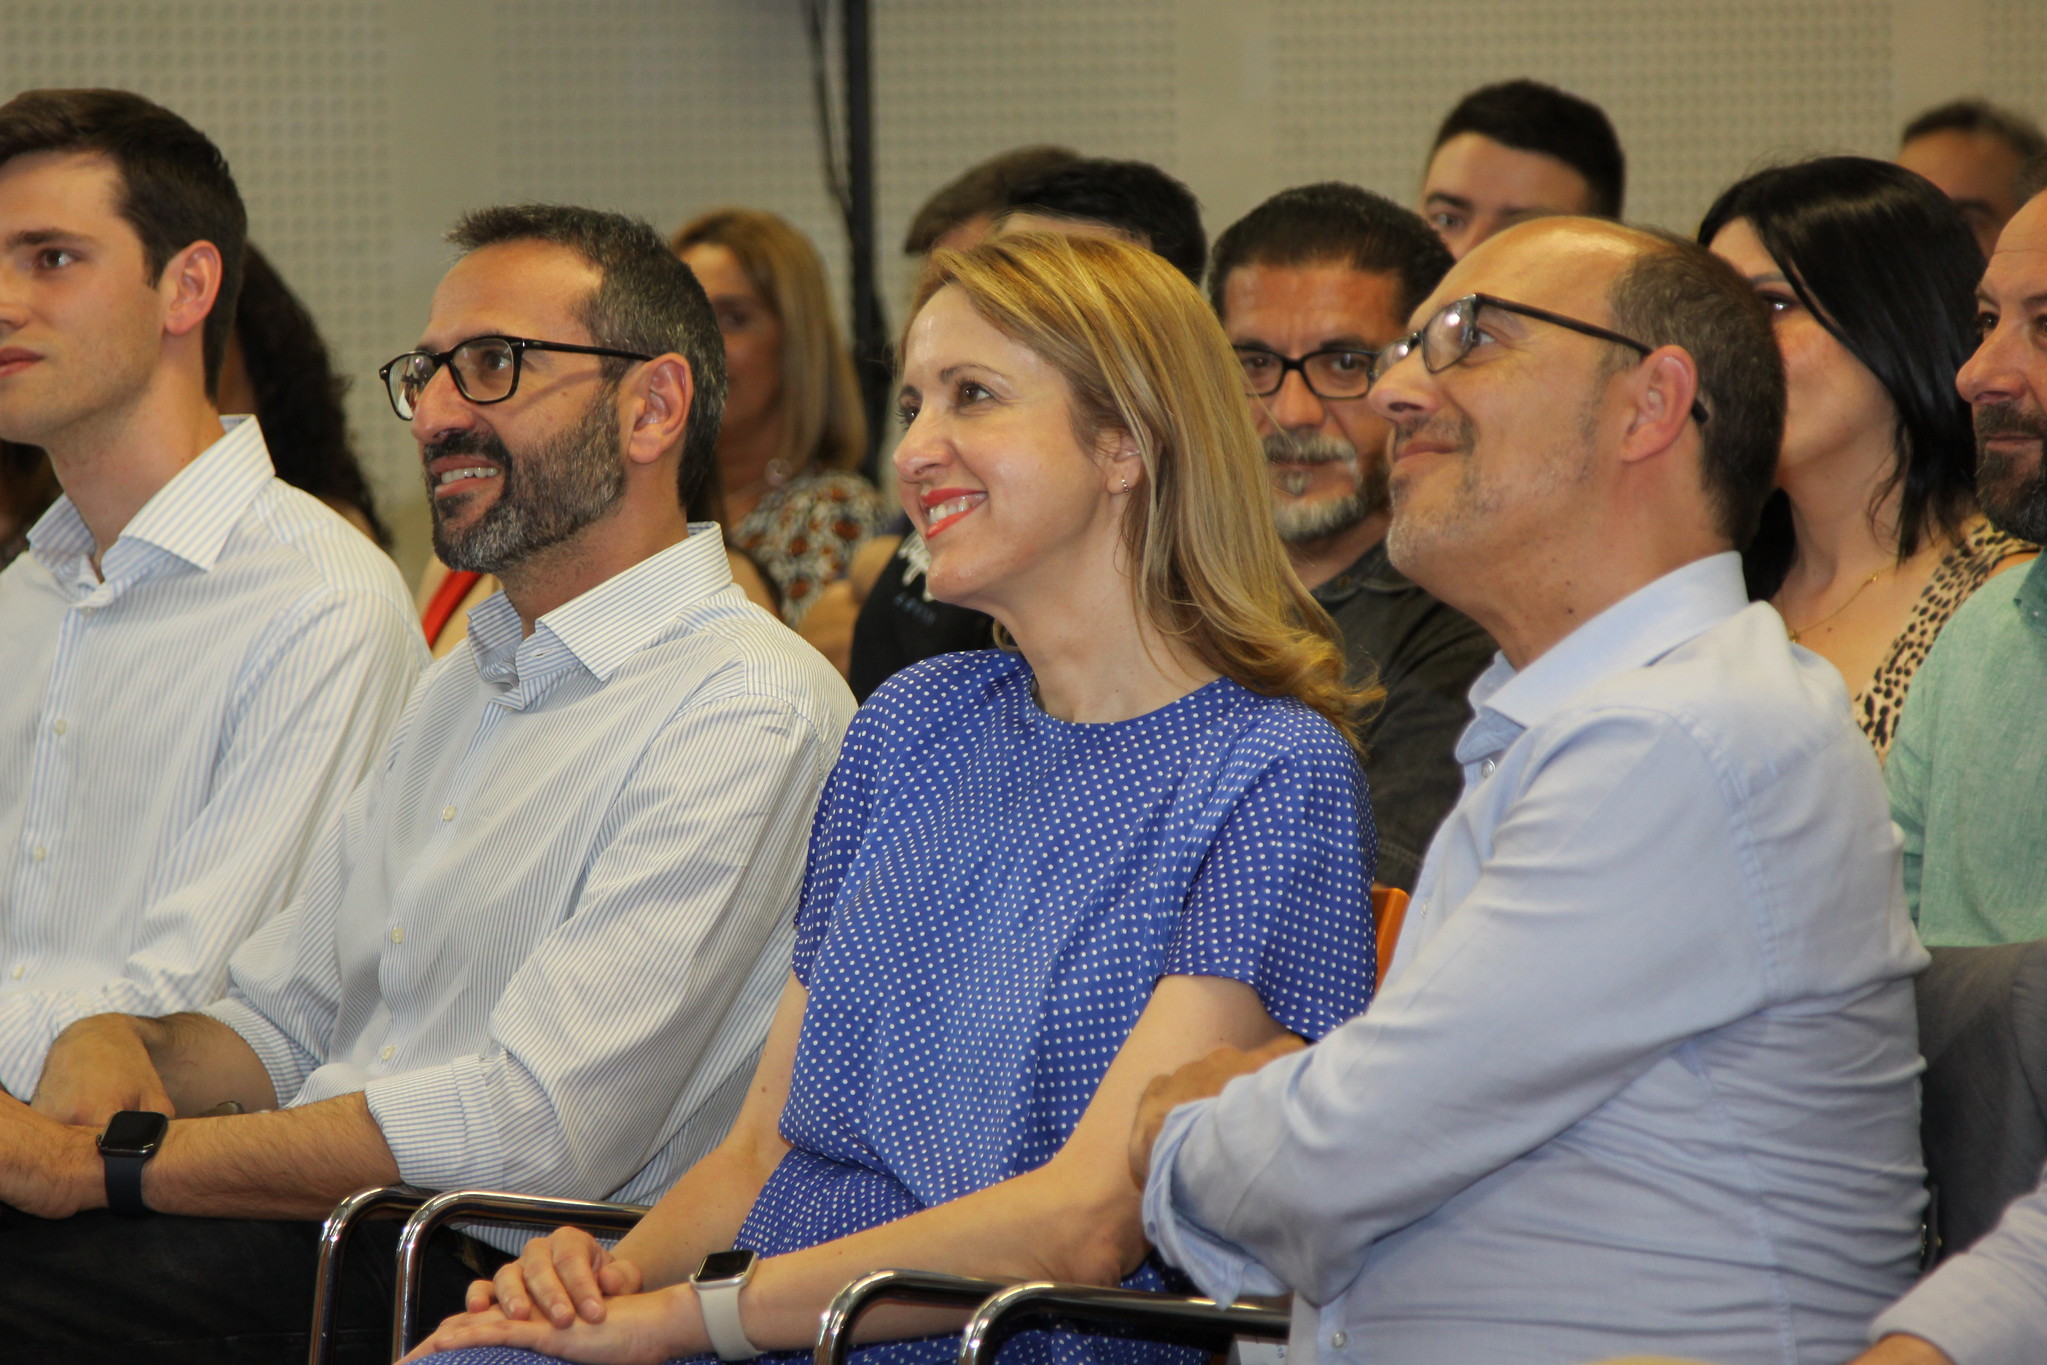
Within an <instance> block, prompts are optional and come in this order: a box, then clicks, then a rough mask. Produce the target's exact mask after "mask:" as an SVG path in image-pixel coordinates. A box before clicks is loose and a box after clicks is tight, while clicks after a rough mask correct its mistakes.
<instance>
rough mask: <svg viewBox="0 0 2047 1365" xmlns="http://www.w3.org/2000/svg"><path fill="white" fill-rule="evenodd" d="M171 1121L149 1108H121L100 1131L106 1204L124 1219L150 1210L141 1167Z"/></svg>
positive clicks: (158, 1144) (155, 1152) (136, 1216)
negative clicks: (143, 1191)
mask: <svg viewBox="0 0 2047 1365" xmlns="http://www.w3.org/2000/svg"><path fill="white" fill-rule="evenodd" d="M170 1126H171V1121H170V1120H169V1119H168V1118H166V1117H164V1116H163V1115H162V1114H154V1113H151V1112H149V1111H148V1110H138V1109H123V1110H122V1111H121V1112H120V1113H118V1114H116V1115H114V1116H113V1118H111V1119H109V1120H108V1121H107V1130H106V1131H105V1132H104V1133H101V1134H100V1138H99V1149H100V1164H101V1165H102V1166H103V1167H105V1169H106V1181H107V1207H108V1208H109V1209H112V1210H113V1211H114V1212H115V1213H118V1214H120V1215H121V1216H122V1217H124V1218H143V1217H146V1216H148V1214H149V1212H150V1208H149V1205H147V1204H145V1203H143V1202H142V1168H143V1167H144V1166H147V1165H148V1164H149V1159H150V1158H151V1157H153V1156H155V1155H156V1154H157V1151H158V1150H159V1149H160V1148H162V1146H163V1140H164V1135H165V1134H166V1133H168V1132H169V1131H170Z"/></svg>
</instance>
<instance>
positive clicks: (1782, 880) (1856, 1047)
mask: <svg viewBox="0 0 2047 1365" xmlns="http://www.w3.org/2000/svg"><path fill="white" fill-rule="evenodd" d="M1410 325H1411V326H1415V327H1417V328H1418V329H1419V330H1418V332H1417V333H1416V334H1414V335H1412V336H1410V337H1409V338H1407V339H1406V340H1405V341H1402V342H1398V343H1396V344H1394V345H1393V346H1391V347H1389V348H1387V349H1386V350H1385V351H1384V352H1382V353H1381V355H1380V358H1379V360H1378V362H1377V363H1376V364H1375V367H1374V369H1375V379H1374V382H1373V386H1372V391H1371V395H1370V402H1371V405H1372V407H1373V409H1374V410H1375V411H1377V412H1378V414H1379V415H1380V416H1381V417H1383V418H1384V419H1385V420H1386V421H1387V422H1389V423H1391V424H1392V426H1393V428H1394V434H1393V442H1392V445H1391V448H1390V455H1391V460H1392V472H1391V477H1390V481H1391V490H1392V524H1391V528H1390V531H1389V541H1388V544H1389V546H1390V548H1391V552H1392V557H1393V561H1394V563H1395V564H1396V565H1398V566H1399V567H1400V569H1401V570H1402V571H1403V572H1405V573H1406V574H1407V575H1408V576H1409V577H1410V578H1412V579H1413V580H1414V581H1415V582H1417V583H1419V584H1420V585H1421V586H1422V587H1424V588H1426V589H1427V590H1428V591H1429V592H1431V593H1433V594H1434V595H1435V596H1436V597H1438V598H1440V599H1441V600H1442V601H1444V602H1447V603H1449V604H1450V605H1451V606H1453V607H1456V608H1458V609H1459V610H1461V611H1463V612H1464V613H1466V614H1467V615H1469V616H1470V617H1471V618H1472V619H1474V620H1475V621H1477V622H1478V623H1479V624H1480V625H1481V626H1483V627H1484V628H1485V629H1486V630H1487V632H1488V633H1490V634H1491V635H1492V637H1493V638H1494V639H1495V640H1496V641H1498V642H1499V645H1500V648H1501V655H1502V657H1501V659H1500V660H1499V661H1498V662H1497V663H1495V665H1494V666H1493V667H1492V668H1491V669H1490V670H1488V671H1487V672H1486V673H1485V674H1483V675H1482V676H1481V677H1480V678H1479V680H1478V682H1477V683H1476V684H1474V686H1473V688H1472V693H1471V698H1472V705H1473V712H1474V719H1473V720H1472V722H1471V724H1470V726H1469V727H1468V728H1467V729H1466V730H1465V732H1464V734H1463V737H1462V738H1461V739H1460V740H1459V742H1458V746H1457V758H1458V761H1459V762H1460V763H1461V764H1462V765H1463V770H1464V784H1465V785H1464V795H1463V797H1462V799H1461V800H1460V801H1459V803H1458V805H1457V806H1456V808H1455V809H1453V810H1452V812H1451V813H1450V816H1449V818H1448V819H1447V820H1446V821H1445V823H1444V826H1443V829H1442V831H1441V832H1440V833H1439V834H1438V836H1437V838H1436V840H1435V842H1434V843H1433V844H1431V846H1430V849H1429V855H1428V858H1427V859H1426V860H1425V861H1424V863H1423V865H1422V870H1421V875H1420V878H1419V880H1418V883H1417V886H1416V891H1415V902H1414V907H1413V909H1412V910H1410V912H1409V914H1408V919H1407V926H1406V929H1405V931H1404V933H1403V934H1402V937H1401V941H1400V945H1399V948H1398V951H1397V953H1396V955H1395V957H1394V959H1393V963H1392V966H1391V971H1390V974H1389V976H1388V978H1387V982H1386V985H1385V988H1384V990H1383V992H1382V993H1381V995H1380V996H1379V998H1378V999H1377V1000H1376V1001H1375V1002H1374V1003H1373V1006H1372V1009H1371V1011H1370V1012H1369V1013H1367V1014H1365V1015H1362V1016H1360V1017H1359V1018H1357V1019H1353V1020H1352V1021H1350V1022H1349V1023H1348V1024H1346V1025H1344V1026H1343V1027H1342V1028H1340V1029H1338V1030H1336V1031H1335V1032H1333V1033H1331V1034H1330V1035H1329V1036H1327V1037H1326V1038H1324V1039H1323V1040H1322V1041H1321V1042H1319V1043H1317V1044H1316V1045H1315V1046H1314V1047H1312V1048H1305V1049H1302V1048H1300V1046H1299V1044H1298V1043H1295V1044H1294V1047H1293V1048H1291V1049H1284V1048H1280V1047H1277V1046H1275V1047H1273V1048H1269V1049H1266V1050H1265V1051H1264V1052H1261V1053H1237V1054H1233V1053H1218V1054H1216V1055H1215V1056H1212V1057H1210V1058H1209V1059H1207V1060H1206V1061H1204V1062H1201V1063H1197V1064H1195V1065H1194V1066H1192V1067H1189V1068H1186V1069H1184V1070H1183V1071H1181V1072H1179V1073H1177V1074H1176V1075H1174V1076H1172V1077H1168V1078H1165V1079H1163V1080H1161V1081H1159V1082H1155V1083H1154V1085H1153V1087H1152V1090H1151V1092H1150V1093H1149V1094H1148V1095H1147V1097H1146V1103H1145V1105H1144V1106H1143V1108H1142V1110H1141V1112H1140V1115H1139V1122H1138V1125H1137V1129H1136V1131H1135V1133H1134V1134H1133V1139H1132V1148H1131V1159H1132V1166H1133V1171H1134V1173H1135V1174H1137V1175H1138V1177H1139V1179H1140V1180H1142V1181H1144V1182H1145V1220H1146V1228H1147V1232H1148V1234H1149V1235H1150V1236H1151V1237H1152V1239H1153V1240H1154V1241H1155V1243H1156V1244H1157V1246H1158V1247H1159V1249H1160V1251H1161V1252H1162V1253H1163V1254H1164V1255H1165V1256H1166V1257H1167V1259H1169V1260H1170V1261H1172V1262H1173V1263H1175V1264H1177V1265H1179V1266H1181V1267H1183V1268H1185V1269H1186V1270H1188V1271H1189V1272H1190V1273H1191V1274H1192V1275H1193V1277H1194V1278H1195V1280H1196V1281H1197V1282H1198V1283H1199V1284H1200V1285H1201V1287H1202V1288H1203V1289H1204V1290H1205V1291H1207V1292H1208V1293H1210V1294H1213V1295H1215V1296H1217V1297H1218V1298H1234V1297H1236V1296H1237V1295H1239V1294H1262V1293H1278V1292H1283V1291H1288V1290H1291V1291H1292V1292H1293V1293H1294V1295H1295V1299H1294V1304H1295V1307H1294V1331H1293V1340H1292V1347H1291V1351H1292V1352H1293V1353H1299V1354H1298V1355H1294V1356H1293V1357H1292V1358H1294V1359H1296V1360H1300V1361H1310V1362H1315V1361H1323V1360H1330V1361H1351V1360H1356V1361H1369V1362H1372V1365H1439V1362H1445V1361H1481V1360H1482V1361H1486V1362H1489V1365H1538V1363H1540V1365H1567V1363H1569V1362H1580V1361H1588V1360H1602V1359H1607V1358H1610V1357H1613V1356H1618V1355H1627V1354H1638V1353H1651V1354H1657V1355H1676V1356H1688V1357H1697V1358H1700V1359H1704V1360H1712V1361H1715V1362H1719V1365H1832V1362H1837V1361H1840V1360H1842V1359H1843V1358H1845V1357H1847V1356H1848V1355H1851V1354H1852V1353H1853V1352H1854V1351H1855V1349H1856V1348H1857V1346H1858V1345H1859V1344H1860V1343H1861V1342H1862V1341H1863V1340H1864V1339H1865V1338H1864V1335H1863V1333H1864V1329H1865V1326H1866V1324H1867V1322H1868V1319H1869V1316H1870V1314H1871V1313H1872V1312H1874V1311H1875V1310H1876V1309H1877V1308H1878V1307H1880V1306H1881V1305H1882V1304H1883V1303H1884V1302H1886V1301H1887V1299H1888V1297H1889V1296H1890V1295H1892V1294H1895V1293H1896V1292H1897V1291H1898V1290H1900V1289H1901V1288H1903V1287H1904V1286H1905V1285H1906V1284H1907V1283H1909V1282H1910V1279H1911V1276H1912V1273H1913V1270H1914V1268H1915V1265H1916V1259H1917V1249H1918V1227H1919V1213H1920V1207H1921V1204H1922V1203H1923V1198H1924V1196H1923V1190H1922V1188H1921V1182H1922V1179H1923V1171H1922V1169H1921V1166H1920V1160H1919V1148H1918V1127H1917V1125H1918V1070H1919V1059H1918V1055H1917V1035H1916V1030H1915V1026H1914V1016H1913V1002H1912V985H1911V978H1912V975H1913V974H1914V973H1915V972H1917V971H1918V970H1919V969H1920V968H1921V967H1922V966H1923V965H1924V964H1925V962H1926V956H1925V953H1924V951H1923V950H1922V949H1921V948H1920V947H1919V946H1918V944H1917V942H1916V940H1915V939H1914V938H1913V936H1912V932H1911V926H1910V924H1909V922H1908V921H1907V919H1906V916H1905V909H1904V901H1903V896H1902V893H1901V891H1900V886H1899V871H1898V855H1897V851H1896V849H1895V846H1894V844H1893V841H1892V838H1891V831H1890V824H1889V819H1888V815H1887V811H1886V807H1885V802H1884V794H1883V784H1882V781H1881V779H1880V777H1879V776H1878V772H1877V768H1876V764H1875V761H1874V759H1873V758H1872V757H1871V756H1870V753H1869V749H1868V746H1867V744H1865V743H1864V742H1862V740H1861V739H1860V736H1859V734H1858V732H1857V731H1856V729H1855V727H1854V724H1853V722H1852V720H1851V719H1850V716H1849V710H1848V698H1847V694H1846V692H1845V690H1844V688H1843V687H1842V684H1841V680H1840V677H1839V675H1838V674H1837V673H1835V672H1834V671H1833V670H1832V669H1831V668H1829V667H1828V666H1827V665H1826V664H1825V663H1824V662H1823V661H1821V660H1819V659H1817V658H1816V657H1815V656H1813V655H1812V654H1809V653H1806V652H1805V651H1802V650H1797V649H1794V648H1793V647H1792V645H1791V644H1790V642H1789V641H1788V640H1787V639H1786V638H1785V633H1784V625H1783V622H1782V620H1781V619H1780V618H1779V617H1778V616H1777V615H1776V614H1775V613H1774V612H1772V611H1771V610H1769V609H1768V608H1767V607H1766V606H1763V605H1753V606H1752V605H1750V604H1749V602H1748V600H1747V594H1746V592H1745V591H1744V590H1743V586H1742V576H1741V564H1740V559H1739V556H1738V555H1736V554H1735V552H1734V547H1735V546H1737V545H1739V544H1742V543H1743V542H1744V541H1745V539H1746V538H1747V536H1748V534H1749V532H1750V531H1751V530H1752V529H1753V527H1754V524H1755V520H1756V517H1757V515H1758V513H1759V510H1760V508H1761V505H1762V501H1763V499H1764V497H1765V496H1766V495H1767V493H1768V492H1769V489H1770V484H1771V474H1772V467H1773V464H1774V458H1775V451H1776V449H1777V441H1778V434H1779V431H1780V429H1781V426H1782V421H1783V402H1784V397H1783V395H1784V388H1783V379H1782V375H1781V372H1780V370H1779V362H1778V360H1777V355H1776V351H1775V349H1774V347H1773V345H1772V343H1771V340H1770V333H1769V322H1768V319H1767V317H1766V316H1765V315H1764V313H1763V312H1762V310H1761V309H1760V307H1759V306H1758V305H1757V303H1756V301H1755V299H1754V297H1753V295H1751V294H1750V293H1748V292H1747V291H1745V290H1744V288H1743V287H1742V284H1741V282H1740V281H1739V280H1738V279H1737V278H1736V277H1735V276H1734V275H1733V273H1732V272H1730V271H1729V270H1727V269H1725V268H1724V267H1723V266H1721V265H1720V264H1719V263H1718V262H1716V261H1714V260H1712V259H1711V258H1709V257H1708V256H1706V255H1705V254H1704V253H1702V252H1700V251H1699V250H1697V249H1696V248H1695V247H1692V246H1690V245H1689V244H1684V243H1680V242H1677V241H1675V240H1672V239H1669V238H1666V237H1660V236H1651V235H1648V234H1644V233H1640V232H1635V231H1632V230H1629V229H1626V228H1621V227H1618V226H1616V225H1613V224H1610V223H1602V222H1596V221H1592V220H1588V219H1547V220H1543V221H1540V222H1536V223H1530V224H1525V225H1522V226H1520V227H1516V228H1512V229H1510V230H1508V231H1506V232H1504V233H1502V234H1500V235H1499V236H1498V237H1496V238H1495V239H1493V240H1492V241H1489V242H1486V243H1484V244H1482V245H1480V246H1479V247H1478V248H1476V249H1475V250H1474V251H1473V252H1472V253H1471V254H1470V255H1469V256H1467V257H1466V258H1465V259H1464V260H1463V261H1461V262H1460V263H1459V264H1458V265H1457V266H1456V267H1454V268H1453V269H1452V270H1451V272H1450V274H1449V275H1448V276H1447V277H1445V279H1444V280H1443V282H1442V284H1441V285H1440V286H1438V288H1437V289H1436V290H1435V292H1434V293H1433V294H1432V295H1431V296H1430V297H1429V298H1428V299H1427V300H1426V301H1425V302H1423V303H1422V305H1421V306H1420V307H1419V308H1418V309H1417V310H1416V311H1415V312H1414V314H1413V315H1412V317H1411V319H1410ZM1217 1092H1220V1093H1219V1094H1218V1093H1217Z"/></svg>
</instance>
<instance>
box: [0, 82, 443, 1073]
mask: <svg viewBox="0 0 2047 1365" xmlns="http://www.w3.org/2000/svg"><path fill="white" fill-rule="evenodd" d="M243 223H244V215H243V210H242V201H241V196H240V195H239V193H238V192H237V191H236V188H235V183H234V178H233V177H232V175H230V174H229V172H228V167H227V163H226V162H225V161H223V160H222V159H221V155H220V152H219V151H218V150H217V149H216V148H215V147H214V146H213V144H212V143H211V142H209V141H208V140H207V138H206V136H205V135H204V134H203V133H201V132H199V131H198V130H197V129H195V128H193V127H192V126H191V125H190V124H188V123H186V122H185V121H184V120H183V119H181V118H179V117H178V116H177V115H176V114H174V113H172V112H170V111H169V110H167V109H163V108H160V107H158V106H157V105H154V104H152V103H150V102H149V101H148V100H145V99H143V98H142V97H141V96H139V95H131V94H127V93H124V92H119V91H81V90H60V91H30V92H28V93H26V94H23V95H20V96H18V97H16V98H15V99H14V100H12V101H10V102H9V103H8V104H7V105H6V107H5V108H4V109H0V437H4V438H5V439H7V440H10V441H19V442H23V443H29V444H35V445H40V446H42V447H43V448H44V449H45V450H46V451H47V452H48V454H49V457H50V461H51V465H52V467H53V468H54V469H55V471H56V474H57V477H58V479H59V481H60V482H61V484H62V485H63V488H64V496H63V497H61V498H59V499H58V500H57V502H56V503H55V505H54V506H52V507H51V508H50V510H49V511H48V512H47V513H46V514H45V515H44V516H43V517H42V518H41V519H40V520H39V521H38V522H37V523H36V524H35V526H34V527H33V528H32V529H31V530H30V531H29V533H28V541H29V550H28V552H27V553H26V554H23V555H21V556H20V557H19V558H17V559H16V560H15V561H14V562H13V563H12V564H11V565H9V566H8V567H7V570H6V572H4V573H0V1086H4V1087H5V1088H6V1089H7V1091H8V1092H9V1093H11V1094H14V1095H20V1096H28V1095H31V1094H33V1093H34V1091H35V1087H36V1082H37V1079H38V1077H39V1076H40V1075H41V1073H42V1069H43V1058H44V1056H45V1054H46V1053H47V1052H48V1051H49V1048H50V1044H51V1043H52V1042H53V1041H54V1040H55V1039H56V1037H57V1035H58V1034H59V1033H60V1032H62V1031H63V1030H64V1029H65V1028H66V1027H68V1026H69V1025H71V1024H73V1023H76V1022H77V1021H78V1020H80V1019H83V1018H86V1017H88V1016H91V1015H94V1014H100V1013H104V1012H106V1011H108V1010H124V1011H132V1012H135V1013H140V1014H169V1013H172V1012H173V1011H176V1010H183V1009H197V1008H199V1007H200V1006H202V1005H206V1004H210V1003H211V1002H212V1001H214V1000H217V999H218V998H219V997H220V994H221V992H222V991H223V990H224V989H225V988H226V985H227V962H228V957H229V955H230V954H232V953H233V952H234V950H235V949H236V948H237V947H238V946H240V944H241V943H242V941H243V940H244V939H246V938H247V937H248V936H249V935H250V934H251V933H252V932H254V931H255V929H256V928H257V926H259V925H260V924H262V923H263V921H264V919H265V918H266V917H268V916H269V915H271V914H274V913H275V912H276V911H277V910H278V909H279V908H281V907H282V906H283V905H284V904H285V903H286V902H287V901H289V900H290V899H291V897H292V895H293V894H294V893H295V892H296V890H297V888H298V885H299V879H300V875H301V873H302V870H303V868H304V866H305V863H306V860H307V858H308V857H309V856H310V854H311V852H312V848H313V845H314V843H315V841H316V839H317V838H318V836H319V832H320V831H321V830H322V829H323V828H324V827H325V826H326V825H328V824H329V823H331V822H332V820H333V818H334V817H335V815H336V814H337V813H338V812H339V811H340V809H341V806H342V803H343V802H344V801H346V800H347V798H348V793H349V792H350V791H351V790H353V789H354V787H355V784H356V783H357V782H358V781H359V780H361V778H362V776H363V774H364V773H365V772H366V771H367V770H368V769H369V766H370V764H371V762H372V760H373V759H374V758H375V757H376V755H377V754H378V753H379V752H380V751H381V750H382V749H383V747H384V744H385V742H386V741H387V740H388V739H389V738H390V736H391V728H392V726H393V725H394V724H395V723H396V722H397V719H398V713H399V710H400V709H401V708H402V707H403V706H404V704H405V698H406V694H407V692H408V691H409V690H410V688H411V686H412V682H413V680H414V679H415V678H416V677H417V676H418V675H419V671H420V670H421V669H422V668H424V667H425V665H426V651H425V649H424V647H423V645H422V643H421V641H420V633H419V626H418V622H417V620H416V619H415V618H414V616H413V614H412V610H411V606H410V602H409V600H408V598H407V596H406V592H405V586H404V584H403V583H402V582H401V581H400V580H399V577H398V571H397V569H396V568H395V567H394V566H393V565H392V563H391V561H390V560H389V559H388V558H387V557H385V555H384V554H383V553H382V552H381V551H380V550H378V549H377V547H376V546H374V545H372V544H371V543H370V542H369V541H368V540H367V539H366V538H365V537H364V536H362V535H361V534H359V533H358V532H357V531H356V530H355V529H354V528H353V527H352V526H350V525H349V524H348V523H347V522H345V521H344V520H342V518H341V517H340V516H338V515H337V514H335V513H334V512H333V511H332V510H330V509H329V508H327V507H326V506H324V505H323V504H321V503H320V501H319V500H318V499H316V498H313V497H310V496H308V495H306V494H304V493H301V492H299V491H298V490H297V489H294V488H291V487H289V486H287V485H286V484H284V483H283V482H282V481H280V480H279V479H278V478H277V476H276V474H275V472H274V471H273V469H272V466H271V462H270V453H269V451H268V450H267V448H266V447H265V445H264V440H263V433H262V432H261V431H260V430H258V429H257V424H256V419H255V418H253V417H227V418H223V417H221V416H220V415H219V413H217V412H216V411H215V409H214V403H213V399H212V398H211V397H210V396H209V395H210V392H211V389H212V386H213V382H214V380H215V379H216V378H217V377H218V375H219V371H220V366H221V358H222V356H223V354H224V353H225V349H226V342H227V337H228V332H229V329H230V326H231V324H232V320H233V317H234V312H235V294H236V292H237V290H238V289H239V285H240V279H241V256H242V245H243V243H242V238H243Z"/></svg>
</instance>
